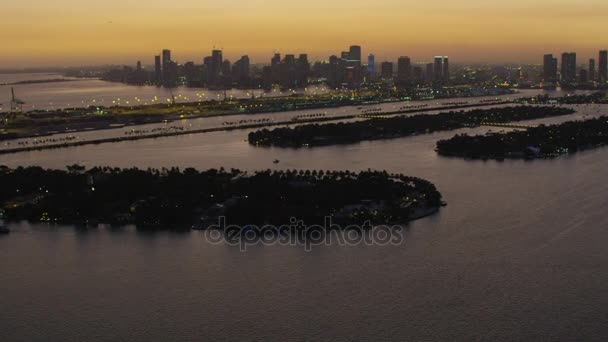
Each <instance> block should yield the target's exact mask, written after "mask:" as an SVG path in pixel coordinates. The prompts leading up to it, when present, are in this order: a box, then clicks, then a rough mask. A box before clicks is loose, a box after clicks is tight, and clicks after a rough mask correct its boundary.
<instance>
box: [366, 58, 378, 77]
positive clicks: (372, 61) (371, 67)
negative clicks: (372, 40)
mask: <svg viewBox="0 0 608 342" xmlns="http://www.w3.org/2000/svg"><path fill="white" fill-rule="evenodd" d="M367 77H368V80H370V81H373V80H375V79H376V56H374V55H373V54H371V53H370V54H369V56H367Z"/></svg>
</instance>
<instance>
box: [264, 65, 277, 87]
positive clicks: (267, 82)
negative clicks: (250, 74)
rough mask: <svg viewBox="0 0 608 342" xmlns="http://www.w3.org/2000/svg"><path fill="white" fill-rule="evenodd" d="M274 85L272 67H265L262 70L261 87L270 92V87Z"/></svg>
mask: <svg viewBox="0 0 608 342" xmlns="http://www.w3.org/2000/svg"><path fill="white" fill-rule="evenodd" d="M273 84H274V77H273V72H272V66H265V67H264V68H263V69H262V85H263V87H264V89H266V90H270V89H272V85H273Z"/></svg>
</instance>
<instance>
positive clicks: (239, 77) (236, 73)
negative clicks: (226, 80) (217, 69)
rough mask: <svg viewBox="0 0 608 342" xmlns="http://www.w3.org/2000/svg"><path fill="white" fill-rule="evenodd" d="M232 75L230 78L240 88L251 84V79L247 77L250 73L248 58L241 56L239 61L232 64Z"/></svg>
mask: <svg viewBox="0 0 608 342" xmlns="http://www.w3.org/2000/svg"><path fill="white" fill-rule="evenodd" d="M232 69H233V73H232V75H233V76H232V77H233V79H234V81H236V82H237V84H238V85H240V86H247V85H249V84H250V83H251V78H250V76H249V73H250V62H249V56H247V55H245V56H242V57H241V59H239V60H238V61H236V62H235V63H234V66H233V67H232Z"/></svg>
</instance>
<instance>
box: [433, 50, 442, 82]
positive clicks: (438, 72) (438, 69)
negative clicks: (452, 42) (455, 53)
mask: <svg viewBox="0 0 608 342" xmlns="http://www.w3.org/2000/svg"><path fill="white" fill-rule="evenodd" d="M433 77H434V81H435V82H441V81H443V57H441V56H435V66H434V67H433Z"/></svg>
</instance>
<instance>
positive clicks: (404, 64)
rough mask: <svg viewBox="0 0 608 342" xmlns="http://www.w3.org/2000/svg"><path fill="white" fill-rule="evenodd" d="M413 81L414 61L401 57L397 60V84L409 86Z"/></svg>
mask: <svg viewBox="0 0 608 342" xmlns="http://www.w3.org/2000/svg"><path fill="white" fill-rule="evenodd" d="M411 80H412V61H411V60H410V58H409V57H407V56H401V57H399V59H398V60H397V82H396V83H398V84H400V85H408V84H409V83H410V82H411Z"/></svg>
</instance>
